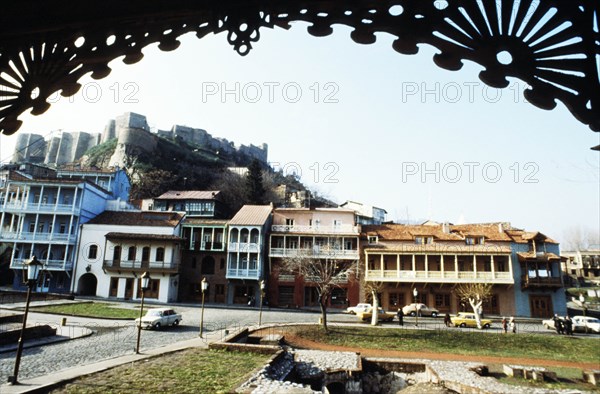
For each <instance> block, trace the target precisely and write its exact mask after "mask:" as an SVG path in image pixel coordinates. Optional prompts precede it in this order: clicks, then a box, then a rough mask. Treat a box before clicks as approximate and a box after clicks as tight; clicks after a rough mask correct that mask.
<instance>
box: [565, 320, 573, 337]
mask: <svg viewBox="0 0 600 394" xmlns="http://www.w3.org/2000/svg"><path fill="white" fill-rule="evenodd" d="M564 326H565V334H567V335H573V320H571V317H570V316H567V317H565V322H564Z"/></svg>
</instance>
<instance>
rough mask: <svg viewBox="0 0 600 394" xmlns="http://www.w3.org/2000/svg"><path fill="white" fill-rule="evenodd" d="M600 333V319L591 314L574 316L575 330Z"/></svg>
mask: <svg viewBox="0 0 600 394" xmlns="http://www.w3.org/2000/svg"><path fill="white" fill-rule="evenodd" d="M586 328H587V332H593V333H596V334H600V319H597V318H595V317H590V316H573V330H574V331H577V332H579V331H581V332H586Z"/></svg>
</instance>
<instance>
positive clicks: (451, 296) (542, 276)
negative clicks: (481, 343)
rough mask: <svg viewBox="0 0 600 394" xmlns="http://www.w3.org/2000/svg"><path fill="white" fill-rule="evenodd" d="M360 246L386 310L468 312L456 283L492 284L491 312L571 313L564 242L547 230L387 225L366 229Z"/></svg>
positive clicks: (366, 273)
mask: <svg viewBox="0 0 600 394" xmlns="http://www.w3.org/2000/svg"><path fill="white" fill-rule="evenodd" d="M361 244H362V250H363V254H362V256H361V257H362V267H363V268H364V271H363V272H364V280H365V282H374V283H376V284H381V285H380V286H379V288H380V289H381V291H380V294H379V296H380V301H381V303H382V305H383V307H384V308H386V309H391V310H394V309H398V308H401V307H402V306H404V305H406V304H409V303H412V302H422V303H425V304H427V305H429V306H432V307H435V308H437V309H438V310H439V311H440V313H456V312H459V311H462V310H468V309H469V306H468V305H466V304H465V303H464V302H462V301H461V300H460V299H459V298H458V297H457V296H456V294H455V292H454V288H455V287H456V286H459V285H460V284H461V283H487V284H491V285H492V297H491V298H490V299H489V300H488V301H487V302H486V304H484V308H483V309H484V313H489V314H497V315H506V316H512V315H515V316H532V317H548V316H551V315H552V314H554V313H559V314H564V313H566V303H565V297H564V290H563V289H562V284H561V277H560V272H559V269H560V258H558V244H556V243H555V242H554V241H552V240H551V239H549V238H547V237H545V236H544V235H543V234H539V233H527V232H525V231H523V230H518V229H512V228H511V227H510V224H508V223H489V224H470V225H452V224H449V223H442V224H439V223H435V222H427V224H424V225H401V224H386V225H381V226H364V227H363V233H362V237H361ZM414 289H416V290H417V297H416V299H415V297H414V295H413V294H414V293H413V291H414Z"/></svg>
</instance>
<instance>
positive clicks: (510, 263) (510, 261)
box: [508, 254, 515, 278]
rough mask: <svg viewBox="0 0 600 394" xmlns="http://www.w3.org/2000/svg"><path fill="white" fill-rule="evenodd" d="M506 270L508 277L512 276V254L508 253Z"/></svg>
mask: <svg viewBox="0 0 600 394" xmlns="http://www.w3.org/2000/svg"><path fill="white" fill-rule="evenodd" d="M508 272H510V277H511V278H514V277H515V276H514V274H513V267H512V254H509V255H508Z"/></svg>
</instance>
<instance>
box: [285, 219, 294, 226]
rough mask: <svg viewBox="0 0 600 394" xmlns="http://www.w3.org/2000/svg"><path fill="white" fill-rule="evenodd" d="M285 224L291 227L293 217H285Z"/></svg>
mask: <svg viewBox="0 0 600 394" xmlns="http://www.w3.org/2000/svg"><path fill="white" fill-rule="evenodd" d="M285 225H286V226H290V227H293V226H294V219H285Z"/></svg>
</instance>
